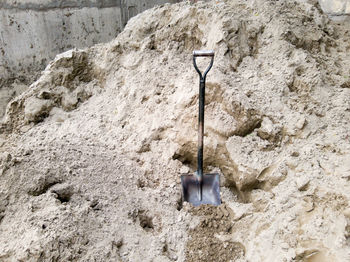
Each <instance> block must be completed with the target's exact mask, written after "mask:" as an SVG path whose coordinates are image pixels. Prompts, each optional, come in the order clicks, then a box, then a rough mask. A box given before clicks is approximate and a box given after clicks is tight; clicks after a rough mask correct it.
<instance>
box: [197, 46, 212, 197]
mask: <svg viewBox="0 0 350 262" xmlns="http://www.w3.org/2000/svg"><path fill="white" fill-rule="evenodd" d="M199 56H205V57H208V56H209V57H211V61H210V64H209V66H208V68H207V69H206V70H205V72H204V74H203V75H202V73H201V71H200V70H199V69H198V67H197V63H196V57H199ZM213 62H214V51H194V52H193V65H194V68H195V69H196V71H197V72H198V74H199V116H198V154H197V165H198V170H197V177H198V182H199V190H200V199H201V195H202V183H203V147H204V146H203V137H204V105H205V80H206V77H207V74H208V72H209V70H210V69H211V67H212V66H213Z"/></svg>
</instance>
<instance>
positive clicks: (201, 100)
mask: <svg viewBox="0 0 350 262" xmlns="http://www.w3.org/2000/svg"><path fill="white" fill-rule="evenodd" d="M204 104H205V80H204V79H200V83H199V114H198V154H197V164H198V180H199V182H200V183H201V181H202V177H203V136H204Z"/></svg>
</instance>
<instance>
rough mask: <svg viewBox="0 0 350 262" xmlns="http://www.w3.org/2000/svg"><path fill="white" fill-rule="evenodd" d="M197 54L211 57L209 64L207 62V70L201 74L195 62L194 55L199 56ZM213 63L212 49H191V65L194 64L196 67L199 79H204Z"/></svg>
mask: <svg viewBox="0 0 350 262" xmlns="http://www.w3.org/2000/svg"><path fill="white" fill-rule="evenodd" d="M199 56H208V57H211V61H210V64H209V66H208V68H207V70H205V72H204V74H203V75H202V72H201V71H200V70H199V68H198V67H197V63H196V57H199ZM213 63H214V51H213V50H195V51H193V65H194V68H195V69H196V71H197V72H198V74H199V77H200V79H201V81H205V78H206V76H207V74H208V72H209V70H210V69H211V67H212V66H213Z"/></svg>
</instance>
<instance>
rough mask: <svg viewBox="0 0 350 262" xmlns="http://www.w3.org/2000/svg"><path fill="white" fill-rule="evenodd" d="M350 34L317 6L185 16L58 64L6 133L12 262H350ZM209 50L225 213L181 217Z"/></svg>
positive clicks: (211, 121) (198, 9)
mask: <svg viewBox="0 0 350 262" xmlns="http://www.w3.org/2000/svg"><path fill="white" fill-rule="evenodd" d="M348 26H349V25H346V24H342V25H337V24H334V23H332V22H330V21H329V20H328V19H327V18H326V17H325V16H324V15H323V14H322V13H321V12H320V10H319V8H318V6H317V5H313V4H309V3H298V2H291V1H277V2H275V1H248V2H247V1H212V2H207V3H203V2H199V3H197V4H190V3H189V2H183V3H180V4H176V5H165V6H162V7H158V8H155V9H151V10H149V11H146V12H144V13H142V14H140V15H138V16H136V17H135V18H133V19H131V20H130V22H129V23H128V25H127V27H126V28H125V30H124V31H123V32H122V33H121V34H120V35H119V36H118V37H117V38H116V39H115V40H114V41H112V42H110V43H108V44H103V45H97V46H94V47H92V48H90V49H86V50H71V51H69V52H66V53H64V54H61V55H59V56H57V57H56V59H55V60H54V61H52V62H51V63H50V65H49V66H48V67H47V68H46V70H45V71H44V72H43V73H42V76H41V78H40V79H39V80H38V81H37V82H35V83H33V84H32V85H31V87H30V89H29V90H28V91H26V92H25V93H23V94H22V95H21V96H19V97H17V98H16V99H15V100H13V101H12V102H11V103H10V104H9V105H8V107H7V113H6V115H5V119H4V122H3V124H2V126H1V132H2V135H1V140H0V144H1V163H2V164H1V170H0V260H1V261H17V260H20V261H21V260H22V261H141V260H142V261H347V260H349V259H350V253H349V250H350V249H349V245H350V208H349V205H348V203H349V197H350V193H349V192H350V184H349V180H350V165H349V161H348V159H349V157H350V143H349V142H350V140H349V139H350V138H349V137H350V133H349V132H350V131H349V124H348V123H349V120H350V96H349V95H350V89H349V87H350V79H349V73H350V72H349V69H350V58H349V55H348V53H349V52H348V49H349V48H350V40H349V37H348V34H347V31H346V28H347V27H348ZM194 49H214V50H215V52H216V56H215V62H214V67H213V69H212V70H211V71H210V73H209V75H208V78H207V90H206V119H205V121H206V122H205V128H206V134H205V141H204V143H205V169H206V170H207V171H219V172H220V173H221V174H222V176H221V180H222V187H221V191H222V201H223V204H222V205H221V206H219V207H206V206H204V207H200V208H193V207H191V206H190V205H188V204H186V203H185V204H182V203H181V196H180V184H179V182H180V174H181V173H188V172H194V171H195V169H196V141H197V134H196V126H197V108H198V76H197V74H196V72H195V71H194V69H193V66H192V57H191V54H192V51H193V50H194ZM200 63H201V65H202V67H205V66H206V64H207V60H205V59H203V60H202V61H200Z"/></svg>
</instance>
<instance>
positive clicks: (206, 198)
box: [181, 50, 221, 206]
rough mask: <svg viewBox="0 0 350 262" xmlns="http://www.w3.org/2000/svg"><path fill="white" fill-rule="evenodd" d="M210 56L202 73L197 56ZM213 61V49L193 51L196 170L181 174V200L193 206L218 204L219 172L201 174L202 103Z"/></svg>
mask: <svg viewBox="0 0 350 262" xmlns="http://www.w3.org/2000/svg"><path fill="white" fill-rule="evenodd" d="M200 56H201V57H210V58H211V61H210V64H209V66H208V68H207V69H206V70H205V72H204V74H202V73H201V71H200V70H199V69H198V67H197V63H196V58H197V57H200ZM213 62H214V51H212V50H210V51H194V52H193V65H194V68H195V69H196V71H197V72H198V74H199V117H198V155H197V164H198V170H197V172H196V173H195V174H194V175H182V176H181V186H182V200H183V201H185V202H189V203H191V204H192V205H194V206H199V205H203V204H210V205H214V206H218V205H220V204H221V200H220V176H219V174H203V135H204V103H205V79H206V77H207V74H208V72H209V70H210V69H211V67H212V66H213Z"/></svg>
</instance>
